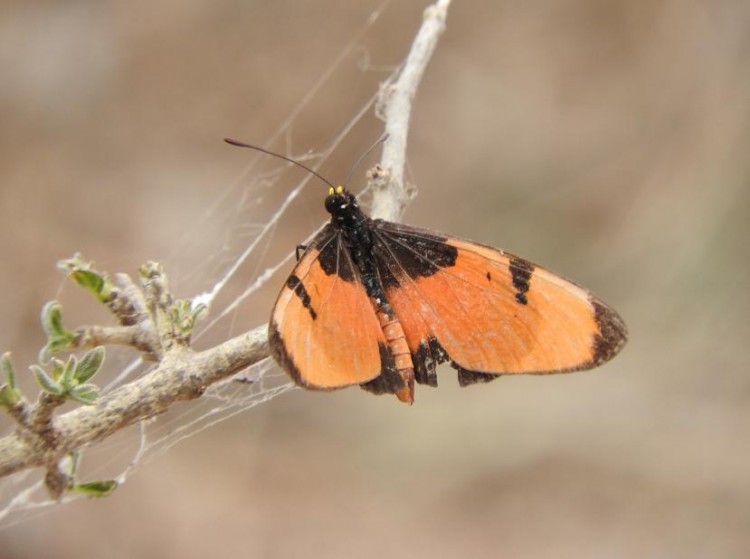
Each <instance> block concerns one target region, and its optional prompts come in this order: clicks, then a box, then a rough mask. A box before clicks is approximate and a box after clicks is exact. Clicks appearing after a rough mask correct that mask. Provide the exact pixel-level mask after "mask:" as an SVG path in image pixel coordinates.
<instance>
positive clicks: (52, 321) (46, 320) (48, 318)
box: [39, 301, 74, 363]
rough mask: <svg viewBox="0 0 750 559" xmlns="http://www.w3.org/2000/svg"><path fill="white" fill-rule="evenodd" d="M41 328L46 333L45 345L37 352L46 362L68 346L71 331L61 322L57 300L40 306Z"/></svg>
mask: <svg viewBox="0 0 750 559" xmlns="http://www.w3.org/2000/svg"><path fill="white" fill-rule="evenodd" d="M41 318H42V328H43V329H44V331H45V333H46V334H47V345H45V346H44V347H43V348H42V351H41V352H40V353H39V360H40V361H41V362H42V363H47V362H48V361H49V359H50V356H51V355H52V354H53V353H55V352H57V351H60V350H61V349H65V348H67V347H69V345H70V343H71V342H72V341H73V338H74V335H73V332H70V331H69V330H66V329H65V327H64V326H63V323H62V307H61V306H60V303H58V302H57V301H50V302H48V303H47V304H46V305H44V307H43V308H42V317H41Z"/></svg>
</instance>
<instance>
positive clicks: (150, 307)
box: [0, 0, 450, 497]
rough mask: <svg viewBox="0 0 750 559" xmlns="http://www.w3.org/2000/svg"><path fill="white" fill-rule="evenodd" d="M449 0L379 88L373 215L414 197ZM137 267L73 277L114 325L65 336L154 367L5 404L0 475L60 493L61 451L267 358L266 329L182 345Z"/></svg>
mask: <svg viewBox="0 0 750 559" xmlns="http://www.w3.org/2000/svg"><path fill="white" fill-rule="evenodd" d="M449 4H450V0H437V1H436V2H435V3H434V4H433V5H432V6H430V7H429V8H428V9H427V10H426V11H425V15H424V20H423V23H422V26H421V28H420V30H419V32H418V34H417V36H416V38H415V41H414V43H413V45H412V49H411V52H410V53H409V56H408V57H407V59H406V62H405V63H404V65H403V68H402V70H401V72H400V74H399V77H398V79H397V80H396V81H395V82H394V83H392V84H389V85H387V86H384V87H383V89H382V91H381V103H380V109H381V111H382V114H383V115H384V120H385V130H386V132H387V133H388V139H387V140H386V141H385V143H384V146H383V154H382V159H381V163H380V169H379V170H377V171H375V172H374V173H372V174H371V181H370V182H371V184H372V185H374V186H375V188H374V198H373V210H372V213H373V215H374V216H376V217H383V218H388V219H391V220H396V219H398V216H399V214H400V213H401V211H402V209H403V208H404V207H405V205H406V204H407V203H408V201H409V199H410V197H411V195H410V194H409V192H408V191H407V189H406V188H405V185H404V181H403V176H404V165H405V160H406V138H407V132H408V127H409V117H410V114H411V103H412V100H413V99H414V96H415V93H416V91H417V87H418V85H419V82H420V80H421V78H422V75H423V73H424V69H425V67H426V65H427V63H428V61H429V59H430V56H431V54H432V52H433V50H434V47H435V44H436V43H437V40H438V38H439V36H440V34H441V32H442V30H443V28H444V25H445V18H446V13H447V9H448V5H449ZM68 268H69V269H70V270H78V271H81V269H82V268H81V267H80V265H79V263H78V262H77V261H71V262H70V263H69V266H68ZM144 270H145V272H146V273H145V275H144V271H143V270H142V276H144V277H143V289H139V288H138V287H137V286H136V285H135V284H134V283H133V282H132V281H131V280H130V278H128V277H127V276H124V275H118V276H116V280H117V283H119V287H118V286H117V285H115V284H114V283H112V282H109V280H108V278H107V277H106V275H102V276H101V277H100V276H97V275H96V273H95V271H93V270H89V269H83V272H84V274H83V277H79V278H78V279H77V280H76V281H78V282H79V283H80V284H81V285H84V286H85V287H86V288H87V289H89V290H90V291H92V292H93V293H94V294H95V295H96V296H97V297H99V298H100V300H102V302H103V303H105V304H107V305H108V307H109V308H110V310H111V312H112V313H113V314H114V315H115V316H116V317H117V318H118V320H119V323H120V325H119V326H118V327H109V328H104V327H97V326H90V327H85V328H81V329H78V330H76V331H75V332H73V333H72V334H73V335H72V341H70V342H69V343H70V345H69V346H68V347H69V348H70V347H88V346H91V345H96V344H111V343H121V344H122V343H125V344H128V345H131V346H132V347H135V348H136V349H139V350H141V351H142V352H143V353H144V354H145V355H146V357H148V358H151V359H155V360H158V365H157V366H156V367H155V368H154V369H153V370H152V371H150V372H149V373H148V374H146V375H144V376H143V377H141V378H138V379H136V380H134V381H132V382H130V383H128V384H125V385H123V386H121V387H119V388H117V389H115V390H113V391H111V392H109V393H106V394H104V395H102V396H101V397H99V398H98V399H96V400H95V402H94V403H93V404H92V405H88V406H81V407H79V408H76V409H74V410H72V411H70V412H67V413H65V414H62V415H55V414H54V413H53V412H54V409H55V408H56V405H57V404H58V403H59V401H58V399H57V398H55V397H52V396H49V395H47V396H44V398H40V400H39V401H38V402H37V403H36V404H34V405H30V404H27V403H25V402H23V401H22V402H20V403H17V404H15V405H14V407H11V408H8V410H9V412H10V411H13V413H11V415H13V417H15V418H16V419H17V423H18V426H17V428H16V430H15V431H14V432H13V433H12V434H10V435H8V436H6V437H4V438H2V439H0V476H5V475H9V474H11V473H13V472H17V471H20V470H23V469H26V468H31V467H39V466H41V467H45V468H46V469H47V486H48V489H50V491H51V493H52V494H53V496H55V497H59V496H60V495H62V493H63V492H64V491H65V490H66V487H67V486H68V485H69V483H70V480H69V479H67V478H66V475H67V474H64V472H62V470H61V469H60V467H59V465H60V462H61V461H62V460H63V459H64V458H65V457H66V456H67V455H69V454H70V453H72V452H73V451H76V450H78V449H80V448H82V447H85V446H86V445H90V444H92V443H95V442H97V441H101V440H103V439H105V438H107V437H108V436H110V435H112V434H113V433H115V432H117V431H119V430H120V429H123V428H125V427H127V426H129V425H132V424H134V423H137V422H139V421H143V420H144V419H148V418H150V417H153V416H156V415H158V414H160V413H163V412H165V411H166V410H167V409H169V408H170V406H171V405H172V404H174V403H175V402H177V401H180V400H191V399H194V398H198V397H200V396H201V395H202V394H203V393H204V391H205V390H206V388H207V387H209V386H210V385H212V384H214V383H216V382H218V381H220V380H222V379H226V378H228V377H230V376H232V375H234V374H236V373H238V372H240V371H241V370H243V369H245V368H247V367H249V366H251V365H253V364H255V363H257V362H259V361H261V360H262V359H264V358H266V357H268V355H269V349H268V338H267V326H266V325H263V326H259V327H257V328H255V329H254V330H251V331H250V332H247V333H245V334H242V335H240V336H237V337H235V338H233V339H230V340H228V341H226V342H224V343H222V344H221V345H219V346H216V347H214V348H211V349H208V350H205V351H203V352H199V353H196V352H194V351H193V350H192V349H191V348H190V347H189V345H188V341H189V332H190V326H191V325H192V322H191V321H192V319H193V318H194V316H195V314H197V311H196V312H193V313H192V314H190V316H188V317H187V319H186V320H187V323H188V324H187V326H186V327H185V328H182V327H181V325H180V322H179V320H176V319H175V316H173V315H174V313H175V312H177V311H176V310H175V309H176V305H175V304H173V303H174V302H173V301H172V299H171V296H170V294H169V291H168V289H167V286H166V283H163V284H162V283H159V281H160V278H161V277H162V275H161V271H160V270H157V269H155V268H154V267H153V265H147V267H145V268H144ZM149 274H152V275H151V276H150V277H149ZM162 279H163V278H162ZM178 310H179V309H178ZM188 310H189V309H188ZM170 313H172V314H170ZM178 314H179V313H178ZM180 316H182V318H183V319H185V316H183V315H180ZM29 418H34V421H30V419H29ZM39 424H43V426H42V427H39Z"/></svg>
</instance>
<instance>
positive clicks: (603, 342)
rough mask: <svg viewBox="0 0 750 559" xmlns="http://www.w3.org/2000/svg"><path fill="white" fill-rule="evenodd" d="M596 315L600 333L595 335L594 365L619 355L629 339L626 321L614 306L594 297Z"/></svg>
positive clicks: (592, 302) (592, 360)
mask: <svg viewBox="0 0 750 559" xmlns="http://www.w3.org/2000/svg"><path fill="white" fill-rule="evenodd" d="M591 304H592V305H593V306H594V313H595V314H594V316H595V318H596V323H597V324H598V325H599V333H598V334H597V335H596V336H595V337H594V355H593V357H592V359H591V364H592V366H594V367H595V366H598V365H601V364H602V363H604V362H606V361H609V360H610V359H612V358H613V357H614V356H615V355H617V354H618V353H619V352H620V350H621V349H622V347H623V346H624V345H625V342H626V341H627V340H628V330H627V327H626V326H625V322H624V321H623V320H622V318H620V315H618V314H617V313H616V312H615V311H614V310H613V309H612V308H610V307H608V306H606V305H605V304H603V303H602V302H601V301H599V300H597V299H593V300H592V301H591Z"/></svg>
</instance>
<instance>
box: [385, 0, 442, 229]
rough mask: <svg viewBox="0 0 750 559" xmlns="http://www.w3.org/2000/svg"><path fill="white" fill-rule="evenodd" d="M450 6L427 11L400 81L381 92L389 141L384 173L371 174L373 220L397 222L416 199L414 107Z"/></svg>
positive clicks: (440, 1) (387, 142)
mask: <svg viewBox="0 0 750 559" xmlns="http://www.w3.org/2000/svg"><path fill="white" fill-rule="evenodd" d="M449 5H450V0H438V1H437V2H435V3H434V4H433V5H431V6H429V7H428V8H427V9H426V10H425V11H424V21H423V22H422V27H421V28H420V29H419V32H418V33H417V36H416V38H415V39H414V42H413V43H412V46H411V51H410V52H409V56H408V57H407V58H406V62H405V63H404V66H403V68H402V70H401V73H400V74H399V76H398V79H397V80H396V81H395V82H394V83H387V84H384V85H383V87H382V88H381V90H380V98H379V99H378V113H379V114H381V115H382V117H383V119H384V121H385V132H386V134H388V138H387V139H386V140H385V142H384V143H383V155H382V157H381V160H380V168H381V170H376V171H374V172H372V175H373V176H372V178H371V184H372V186H374V187H375V188H374V193H373V200H372V208H371V214H372V216H373V217H378V218H381V219H387V220H389V221H397V220H398V219H399V218H400V217H401V212H403V210H404V208H405V207H406V205H407V204H408V203H409V201H411V199H412V198H413V197H414V195H415V192H414V191H413V190H409V189H407V187H406V185H405V184H404V167H405V165H406V139H407V136H408V133H409V119H410V117H411V105H412V101H413V100H414V96H415V95H416V93H417V88H418V87H419V84H420V82H421V81H422V75H423V74H424V71H425V68H426V67H427V64H428V63H429V61H430V58H432V53H433V51H434V50H435V45H437V42H438V39H439V38H440V35H441V34H442V32H443V30H444V29H445V20H446V17H447V16H448V6H449ZM382 170H384V171H385V173H386V174H385V175H384V174H383V172H382ZM384 178H385V180H383V179H384Z"/></svg>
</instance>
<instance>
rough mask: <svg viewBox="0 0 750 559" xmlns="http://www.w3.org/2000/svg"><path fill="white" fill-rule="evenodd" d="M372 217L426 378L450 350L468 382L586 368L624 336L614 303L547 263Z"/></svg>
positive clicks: (396, 303)
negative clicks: (541, 264) (542, 265)
mask: <svg viewBox="0 0 750 559" xmlns="http://www.w3.org/2000/svg"><path fill="white" fill-rule="evenodd" d="M374 224H375V225H374V231H375V232H376V235H377V237H378V241H379V242H378V243H377V245H376V260H377V262H378V265H379V269H380V275H381V278H383V281H384V285H385V288H386V294H387V297H388V300H389V301H390V303H391V305H392V306H393V308H394V310H395V311H396V314H397V315H398V317H399V320H400V321H401V324H402V326H403V329H404V332H405V334H406V339H407V343H408V345H409V349H410V351H411V352H412V355H413V356H414V360H415V368H416V369H417V371H419V370H420V369H422V376H423V377H424V376H425V375H426V376H427V377H428V379H427V380H429V377H431V376H432V375H433V374H434V365H435V364H436V363H438V362H442V361H445V360H447V359H450V360H451V361H452V362H453V363H454V364H455V365H456V366H457V368H458V369H459V374H460V375H461V376H460V378H459V380H460V381H461V382H462V384H466V383H470V382H477V381H486V380H490V379H491V378H493V377H485V376H483V375H481V373H488V374H490V375H498V374H505V373H553V372H564V371H573V370H580V369H586V368H591V367H594V366H596V365H598V364H600V363H602V362H604V361H606V360H608V359H610V358H611V357H613V356H614V355H615V354H616V353H617V351H619V349H620V347H622V345H623V344H624V341H625V336H626V333H625V327H624V324H623V323H622V320H621V319H620V318H619V317H618V316H617V314H616V313H615V312H614V311H613V310H612V309H611V308H609V307H607V306H606V305H605V304H604V303H603V302H601V301H600V300H599V299H597V298H596V297H594V296H593V295H591V294H590V293H589V292H587V291H586V290H584V289H582V288H581V287H579V286H577V285H575V284H574V283H572V282H569V281H567V280H565V279H563V278H561V277H559V276H557V275H555V274H553V273H551V272H549V271H547V270H545V269H543V268H540V267H538V266H536V265H534V264H531V263H530V262H528V261H526V260H523V259H521V258H518V257H515V256H513V255H510V254H508V253H505V252H503V251H500V250H497V249H493V248H490V247H486V246H483V245H480V244H477V243H473V242H470V241H465V240H459V239H455V238H447V237H442V236H440V235H439V234H436V233H433V232H430V231H426V230H423V229H417V228H413V227H409V226H404V225H399V224H394V223H390V222H382V221H376V222H374ZM425 358H426V359H427V361H428V363H427V366H424V365H421V364H420V361H423V360H424V359H425ZM420 365H421V366H420ZM471 373H480V374H479V375H473V374H471ZM418 377H419V375H418ZM418 380H420V379H419V378H418ZM423 380H424V379H423ZM430 384H432V382H430Z"/></svg>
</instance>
